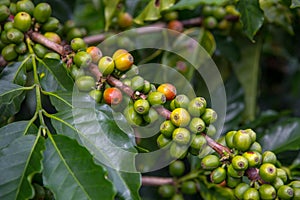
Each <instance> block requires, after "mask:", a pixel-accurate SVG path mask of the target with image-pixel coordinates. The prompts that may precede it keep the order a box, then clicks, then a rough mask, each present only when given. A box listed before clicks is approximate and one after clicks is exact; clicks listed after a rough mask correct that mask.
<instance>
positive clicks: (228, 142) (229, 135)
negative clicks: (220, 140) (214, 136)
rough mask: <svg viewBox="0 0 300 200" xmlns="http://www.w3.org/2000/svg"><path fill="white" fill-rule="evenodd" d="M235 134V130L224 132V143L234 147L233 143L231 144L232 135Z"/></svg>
mask: <svg viewBox="0 0 300 200" xmlns="http://www.w3.org/2000/svg"><path fill="white" fill-rule="evenodd" d="M235 134H236V131H229V132H228V133H226V135H225V141H226V145H227V146H228V147H229V148H231V149H232V148H234V144H233V136H234V135H235Z"/></svg>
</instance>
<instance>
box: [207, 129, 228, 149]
mask: <svg viewBox="0 0 300 200" xmlns="http://www.w3.org/2000/svg"><path fill="white" fill-rule="evenodd" d="M204 132H205V133H206V135H208V136H209V137H214V136H215V135H216V133H217V129H216V127H215V126H214V125H212V124H210V125H209V126H206V127H205V130H204ZM224 145H225V144H224Z"/></svg>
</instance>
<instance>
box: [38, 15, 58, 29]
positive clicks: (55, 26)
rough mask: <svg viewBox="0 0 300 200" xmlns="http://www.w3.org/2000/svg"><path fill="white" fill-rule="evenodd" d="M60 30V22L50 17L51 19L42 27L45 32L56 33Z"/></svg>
mask: <svg viewBox="0 0 300 200" xmlns="http://www.w3.org/2000/svg"><path fill="white" fill-rule="evenodd" d="M58 29H59V20H58V19H57V18H55V17H49V19H48V20H47V21H46V22H45V23H44V24H43V25H42V30H43V31H44V32H54V31H57V30H58Z"/></svg>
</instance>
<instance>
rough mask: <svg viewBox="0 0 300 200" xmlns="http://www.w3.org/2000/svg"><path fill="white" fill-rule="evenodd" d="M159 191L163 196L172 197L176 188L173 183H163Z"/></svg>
mask: <svg viewBox="0 0 300 200" xmlns="http://www.w3.org/2000/svg"><path fill="white" fill-rule="evenodd" d="M158 193H159V194H160V196H161V197H163V198H171V197H172V196H173V195H174V194H175V188H174V186H172V185H161V186H160V187H159V188H158Z"/></svg>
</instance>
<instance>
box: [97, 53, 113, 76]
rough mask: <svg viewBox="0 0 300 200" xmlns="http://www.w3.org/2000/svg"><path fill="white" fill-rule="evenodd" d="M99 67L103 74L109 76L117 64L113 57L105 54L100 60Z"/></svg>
mask: <svg viewBox="0 0 300 200" xmlns="http://www.w3.org/2000/svg"><path fill="white" fill-rule="evenodd" d="M98 69H99V71H100V72H101V73H102V75H103V76H107V75H109V74H111V73H112V72H113V71H114V69H115V64H114V61H113V59H112V58H111V57H109V56H104V57H102V58H100V60H99V62H98Z"/></svg>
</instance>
